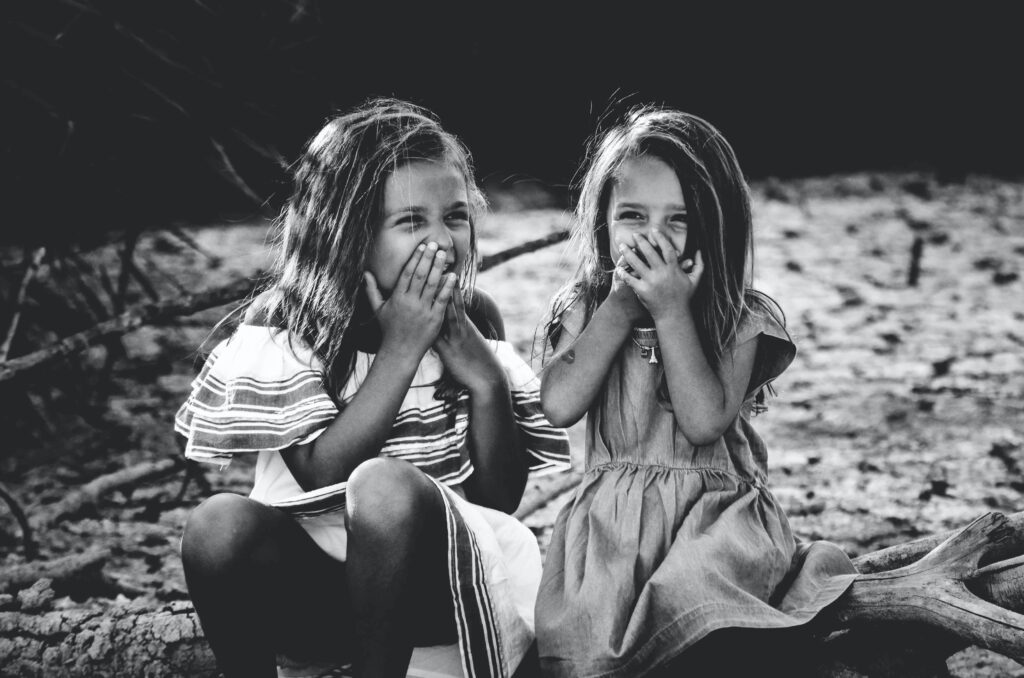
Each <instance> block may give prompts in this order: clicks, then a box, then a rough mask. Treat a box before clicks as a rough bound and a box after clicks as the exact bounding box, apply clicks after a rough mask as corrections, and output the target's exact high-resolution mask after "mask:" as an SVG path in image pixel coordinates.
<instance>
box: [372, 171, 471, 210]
mask: <svg viewBox="0 0 1024 678" xmlns="http://www.w3.org/2000/svg"><path fill="white" fill-rule="evenodd" d="M466 193H467V191H466V179H465V177H463V176H462V172H460V171H459V170H458V169H457V168H456V167H454V166H453V165H451V164H450V163H444V162H433V161H429V160H416V161H413V162H408V163H405V164H403V165H399V166H398V167H397V168H396V169H395V171H393V172H392V173H391V174H390V175H389V176H388V178H387V181H386V182H385V183H384V204H385V207H388V206H398V205H402V204H419V203H421V202H423V201H427V200H441V201H446V202H452V201H455V200H465V199H466Z"/></svg>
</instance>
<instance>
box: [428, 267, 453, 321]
mask: <svg viewBox="0 0 1024 678" xmlns="http://www.w3.org/2000/svg"><path fill="white" fill-rule="evenodd" d="M457 279H458V277H457V276H456V275H455V274H454V273H448V274H447V275H445V277H444V281H443V282H442V283H441V289H439V290H438V291H437V296H436V297H434V308H435V309H436V308H437V307H438V306H441V307H444V309H445V314H447V313H448V308H447V307H448V302H449V301H451V298H452V290H454V289H455V281H456V280H457Z"/></svg>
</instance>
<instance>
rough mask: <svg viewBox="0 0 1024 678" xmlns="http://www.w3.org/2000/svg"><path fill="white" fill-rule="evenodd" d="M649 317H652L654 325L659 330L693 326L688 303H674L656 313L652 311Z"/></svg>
mask: <svg viewBox="0 0 1024 678" xmlns="http://www.w3.org/2000/svg"><path fill="white" fill-rule="evenodd" d="M651 317H652V318H653V319H654V326H655V327H657V328H658V330H659V331H661V330H670V329H671V330H679V329H682V328H685V327H693V316H692V315H691V314H690V306H689V304H682V305H674V306H670V307H668V308H665V309H662V310H660V311H659V312H657V313H655V312H652V313H651Z"/></svg>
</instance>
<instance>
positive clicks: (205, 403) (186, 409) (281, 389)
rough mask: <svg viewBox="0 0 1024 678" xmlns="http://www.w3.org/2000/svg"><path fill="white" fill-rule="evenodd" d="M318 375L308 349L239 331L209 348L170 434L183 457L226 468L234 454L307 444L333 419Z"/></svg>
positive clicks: (275, 335) (275, 336) (273, 334)
mask: <svg viewBox="0 0 1024 678" xmlns="http://www.w3.org/2000/svg"><path fill="white" fill-rule="evenodd" d="M323 384H324V368H323V365H322V363H321V362H320V360H319V359H318V358H317V357H316V356H315V354H314V353H313V351H312V350H311V349H310V348H309V347H308V345H307V344H306V343H305V342H303V341H301V340H298V339H296V338H294V337H289V334H288V332H286V331H285V330H282V329H279V328H272V327H263V326H256V325H242V326H240V327H239V328H238V330H237V331H236V332H235V334H234V335H232V336H231V338H229V339H227V340H225V341H223V342H221V343H220V344H218V345H217V347H216V348H214V350H213V352H212V353H211V354H210V356H209V358H208V359H207V360H206V364H205V365H204V366H203V369H202V371H201V372H200V373H199V376H198V377H196V379H195V380H194V381H193V382H192V392H191V394H190V395H189V397H188V400H186V401H185V403H184V404H183V405H182V406H181V408H180V409H179V410H178V413H177V415H176V416H175V420H174V428H175V430H176V431H177V432H178V433H180V434H181V435H183V436H185V438H186V440H187V442H186V447H185V456H186V457H188V458H189V459H194V460H196V461H203V462H209V463H213V464H218V465H220V466H221V467H224V466H227V465H228V463H230V461H231V458H232V457H233V456H234V455H236V454H242V453H251V452H259V451H262V450H281V449H285V448H287V447H291V446H292V445H297V444H302V443H308V442H310V441H312V440H314V439H316V437H317V436H319V435H320V434H321V433H323V431H324V429H325V428H326V427H327V425H328V424H329V423H330V422H331V421H332V420H333V419H334V418H335V417H336V416H337V414H338V406H337V405H336V403H335V401H334V400H333V399H332V398H331V397H330V396H329V395H328V394H327V392H326V391H325V390H324V385H323Z"/></svg>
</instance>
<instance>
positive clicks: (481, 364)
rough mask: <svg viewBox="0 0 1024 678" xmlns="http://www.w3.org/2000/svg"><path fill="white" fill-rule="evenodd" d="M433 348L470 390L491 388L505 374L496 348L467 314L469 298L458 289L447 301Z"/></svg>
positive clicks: (459, 380) (461, 382)
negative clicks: (495, 352)
mask: <svg viewBox="0 0 1024 678" xmlns="http://www.w3.org/2000/svg"><path fill="white" fill-rule="evenodd" d="M434 350H436V351H437V354H438V355H439V356H440V357H441V361H442V362H443V363H444V366H445V367H446V368H447V369H448V371H449V372H450V373H451V375H452V376H453V377H455V379H456V380H457V381H458V382H459V383H460V384H462V385H463V386H465V387H466V388H468V389H469V391H470V393H474V392H478V391H481V390H483V389H486V388H491V387H493V386H494V384H496V383H499V381H500V380H501V379H502V378H503V377H504V371H503V370H502V368H501V364H500V363H499V362H498V358H497V356H495V355H494V351H492V350H491V347H490V346H488V345H487V340H486V339H484V336H483V335H482V334H480V330H479V329H477V326H476V325H475V324H474V323H473V321H472V320H470V319H469V316H468V315H467V314H466V301H465V299H464V298H463V296H462V291H461V290H459V289H456V290H455V291H454V293H453V294H452V297H451V299H450V300H449V301H448V307H447V308H446V309H445V317H444V325H443V326H442V328H441V333H440V334H439V335H438V337H437V340H436V341H435V342H434Z"/></svg>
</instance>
